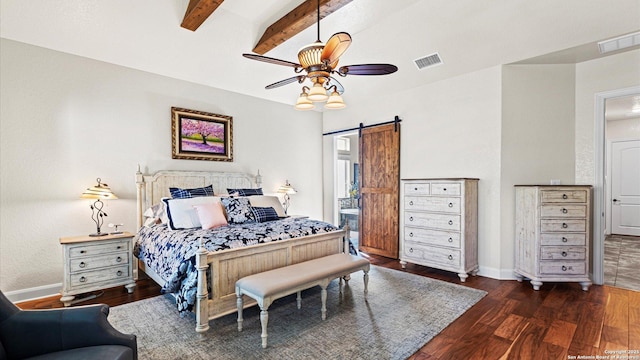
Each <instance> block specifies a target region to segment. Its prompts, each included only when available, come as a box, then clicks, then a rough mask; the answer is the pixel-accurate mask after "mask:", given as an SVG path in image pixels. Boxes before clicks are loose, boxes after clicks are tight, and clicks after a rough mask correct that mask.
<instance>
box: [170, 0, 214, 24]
mask: <svg viewBox="0 0 640 360" xmlns="http://www.w3.org/2000/svg"><path fill="white" fill-rule="evenodd" d="M223 1H224V0H189V6H187V11H186V13H185V14H184V19H182V24H180V26H182V27H183V28H185V29H189V30H191V31H196V29H197V28H198V27H200V25H202V23H203V22H204V21H205V20H207V18H208V17H209V16H210V15H211V14H213V12H214V11H216V9H217V8H218V6H220V4H222V2H223Z"/></svg>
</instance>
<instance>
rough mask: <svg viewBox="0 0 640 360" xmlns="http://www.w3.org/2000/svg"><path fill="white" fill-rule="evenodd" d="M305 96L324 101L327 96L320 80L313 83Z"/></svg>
mask: <svg viewBox="0 0 640 360" xmlns="http://www.w3.org/2000/svg"><path fill="white" fill-rule="evenodd" d="M307 98H308V99H309V100H311V101H313V102H319V101H326V100H327V99H328V98H329V95H327V90H326V89H325V88H324V87H323V86H322V84H321V83H320V82H317V83H315V84H313V87H312V88H311V90H309V95H307Z"/></svg>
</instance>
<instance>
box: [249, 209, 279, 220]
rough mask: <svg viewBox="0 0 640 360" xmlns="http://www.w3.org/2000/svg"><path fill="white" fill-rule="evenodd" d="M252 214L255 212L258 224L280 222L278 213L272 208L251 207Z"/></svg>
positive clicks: (254, 215)
mask: <svg viewBox="0 0 640 360" xmlns="http://www.w3.org/2000/svg"><path fill="white" fill-rule="evenodd" d="M251 212H253V217H254V218H255V219H256V221H257V222H265V221H273V220H279V219H280V218H279V217H278V213H277V212H276V209H274V208H272V207H255V206H252V207H251Z"/></svg>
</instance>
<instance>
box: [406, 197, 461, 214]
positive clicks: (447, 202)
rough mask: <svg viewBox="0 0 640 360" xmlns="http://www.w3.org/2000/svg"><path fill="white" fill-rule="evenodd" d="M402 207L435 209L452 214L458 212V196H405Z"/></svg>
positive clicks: (422, 209) (425, 209)
mask: <svg viewBox="0 0 640 360" xmlns="http://www.w3.org/2000/svg"><path fill="white" fill-rule="evenodd" d="M404 208H405V209H406V210H418V211H436V212H446V213H452V214H459V213H460V198H459V197H456V198H450V197H435V196H430V197H426V196H405V198H404Z"/></svg>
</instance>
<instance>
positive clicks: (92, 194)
mask: <svg viewBox="0 0 640 360" xmlns="http://www.w3.org/2000/svg"><path fill="white" fill-rule="evenodd" d="M96 180H97V182H98V184H97V185H95V186H92V187H90V188H87V190H85V191H84V192H83V193H82V195H80V198H82V199H106V200H112V199H117V198H118V197H117V196H116V194H114V193H113V191H111V189H110V188H109V186H108V185H107V184H103V183H101V182H100V178H98V179H96Z"/></svg>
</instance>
